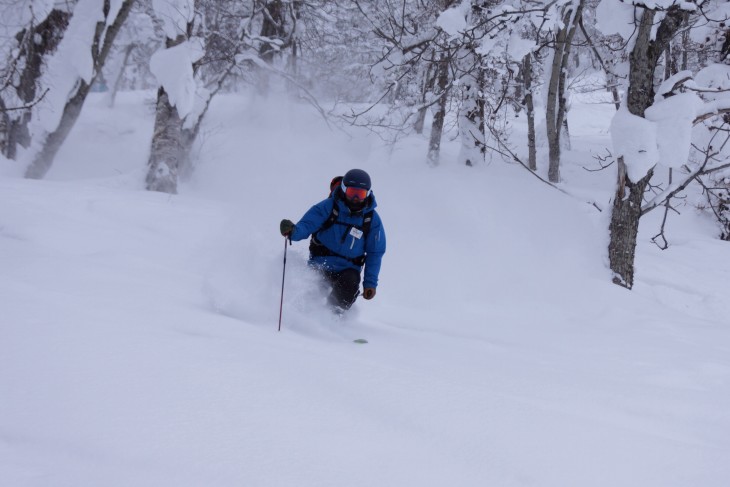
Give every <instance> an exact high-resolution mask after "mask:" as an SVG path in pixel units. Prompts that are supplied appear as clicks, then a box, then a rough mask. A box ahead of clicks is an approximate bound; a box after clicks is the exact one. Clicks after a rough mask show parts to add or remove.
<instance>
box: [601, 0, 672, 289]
mask: <svg viewBox="0 0 730 487" xmlns="http://www.w3.org/2000/svg"><path fill="white" fill-rule="evenodd" d="M655 16H656V11H654V10H648V9H645V10H644V11H643V15H642V16H641V20H640V21H639V25H638V27H637V29H636V34H635V35H636V41H635V44H634V47H633V49H632V51H631V55H630V57H629V87H628V93H627V98H626V108H627V109H628V112H630V113H631V114H632V115H634V116H635V117H637V118H640V119H643V117H644V115H645V111H646V109H647V108H648V107H649V106H651V105H652V103H653V101H654V75H655V72H656V68H657V62H658V61H659V58H660V56H661V55H662V53H663V52H664V50H665V49H666V46H667V44H668V43H669V41H670V40H671V39H672V37H673V36H674V35H675V33H676V32H677V31H678V30H679V27H680V25H681V20H682V17H683V13H682V12H681V11H680V10H679V9H678V8H675V7H672V8H670V9H669V10H668V11H667V12H666V14H665V15H664V17H663V19H662V20H661V22H660V23H659V27H658V29H657V30H656V38H655V39H652V30H653V29H655V28H656V26H655V22H654V19H655ZM620 113H621V111H619V114H620ZM617 116H618V114H617ZM622 116H623V115H622ZM626 120H630V119H628V118H627V119H626ZM647 123H649V122H648V121H647ZM613 125H614V124H613V123H612V129H611V131H612V137H613V138H616V137H617V136H618V135H617V134H615V133H614V127H613ZM617 126H618V124H617ZM624 129H625V127H624ZM622 135H623V136H625V137H629V136H630V133H629V132H628V131H626V132H625V133H624V134H622ZM645 143H647V146H646V148H645V149H643V152H641V155H640V157H642V158H645V157H654V156H653V155H652V156H647V155H646V154H647V152H650V150H649V145H651V144H650V143H649V142H648V141H645ZM653 147H654V150H656V142H654V145H653ZM656 157H657V159H658V156H656ZM646 162H649V164H646V165H649V166H650V167H648V169H647V168H646V167H643V168H637V167H632V166H627V164H628V163H629V161H624V160H623V159H622V158H620V159H619V161H618V181H617V186H616V193H615V195H614V199H613V209H612V213H611V223H610V226H609V233H610V241H609V246H608V258H609V265H610V267H611V270H612V271H613V273H614V278H613V282H614V283H616V284H619V285H621V286H624V287H626V288H629V289H631V288H632V287H633V285H634V261H635V257H636V237H637V235H638V231H639V219H640V218H641V215H642V212H641V204H642V201H643V197H644V192H645V191H646V188H647V185H648V184H649V181H650V180H651V177H652V175H653V174H654V169H653V166H651V161H650V159H647V160H646V161H645V163H646ZM631 164H633V162H631Z"/></svg>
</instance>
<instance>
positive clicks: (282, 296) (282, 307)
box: [279, 235, 291, 331]
mask: <svg viewBox="0 0 730 487" xmlns="http://www.w3.org/2000/svg"><path fill="white" fill-rule="evenodd" d="M287 240H289V237H287V236H286V235H285V236H284V271H283V272H282V273H281V302H280V303H279V331H281V314H282V312H283V311H284V278H285V277H286V241H287ZM289 244H290V245H291V241H289Z"/></svg>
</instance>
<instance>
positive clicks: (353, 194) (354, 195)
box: [342, 184, 370, 201]
mask: <svg viewBox="0 0 730 487" xmlns="http://www.w3.org/2000/svg"><path fill="white" fill-rule="evenodd" d="M342 190H343V191H344V193H345V198H347V199H348V200H354V199H358V200H360V201H365V198H367V197H368V196H369V195H370V190H369V189H365V188H354V187H352V186H345V185H344V184H343V185H342Z"/></svg>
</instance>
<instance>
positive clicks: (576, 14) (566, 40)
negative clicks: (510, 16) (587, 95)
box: [545, 0, 585, 183]
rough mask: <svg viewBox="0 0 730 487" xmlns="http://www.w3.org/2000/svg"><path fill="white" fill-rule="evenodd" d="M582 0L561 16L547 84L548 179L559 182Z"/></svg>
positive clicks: (578, 0) (567, 8)
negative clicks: (569, 80) (570, 72)
mask: <svg viewBox="0 0 730 487" xmlns="http://www.w3.org/2000/svg"><path fill="white" fill-rule="evenodd" d="M584 3H585V0H577V1H576V2H575V3H573V4H570V5H568V6H567V7H566V11H565V13H564V14H563V27H562V28H561V29H560V30H558V33H557V34H556V36H555V48H554V53H553V61H552V66H551V69H550V81H549V83H548V92H547V107H546V111H545V126H546V129H547V139H548V159H549V161H550V165H549V168H548V179H549V180H550V181H551V182H553V183H557V182H560V139H561V130H562V126H563V121H564V119H565V115H566V112H567V110H566V108H567V106H566V105H567V99H566V96H565V92H566V84H567V83H566V76H567V68H568V61H569V59H570V50H571V48H572V43H573V37H574V36H575V32H576V30H577V28H578V20H579V19H580V16H581V15H583V5H584Z"/></svg>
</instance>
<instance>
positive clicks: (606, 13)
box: [596, 0, 636, 40]
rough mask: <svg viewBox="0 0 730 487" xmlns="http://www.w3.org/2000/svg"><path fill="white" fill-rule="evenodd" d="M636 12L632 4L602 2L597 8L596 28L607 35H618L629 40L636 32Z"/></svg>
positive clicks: (614, 1) (605, 0) (611, 1)
mask: <svg viewBox="0 0 730 487" xmlns="http://www.w3.org/2000/svg"><path fill="white" fill-rule="evenodd" d="M635 10H636V7H634V6H633V5H632V4H631V3H630V2H622V1H621V0H601V3H599V4H598V7H597V8H596V28H598V30H600V31H601V32H603V34H605V35H611V34H618V35H620V36H621V37H622V38H623V39H626V40H628V39H630V38H631V37H632V36H633V34H634V31H635V30H636V26H635V25H634V15H635V13H634V12H635Z"/></svg>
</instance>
